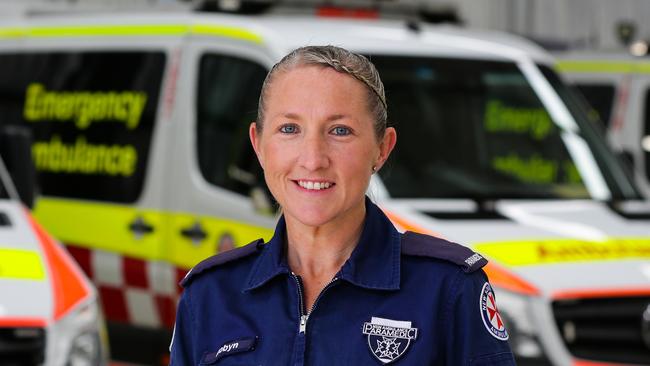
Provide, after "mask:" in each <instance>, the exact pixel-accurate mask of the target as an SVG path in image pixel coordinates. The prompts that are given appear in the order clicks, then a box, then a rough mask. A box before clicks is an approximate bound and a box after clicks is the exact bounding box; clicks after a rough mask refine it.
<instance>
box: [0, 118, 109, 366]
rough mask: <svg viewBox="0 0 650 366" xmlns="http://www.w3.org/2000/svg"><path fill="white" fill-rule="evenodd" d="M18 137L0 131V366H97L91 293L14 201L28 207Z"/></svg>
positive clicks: (101, 349)
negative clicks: (14, 181) (13, 180)
mask: <svg viewBox="0 0 650 366" xmlns="http://www.w3.org/2000/svg"><path fill="white" fill-rule="evenodd" d="M25 136H28V135H27V134H24V133H20V131H19V130H17V129H15V128H7V129H0V364H2V365H44V366H67V365H104V364H106V357H107V348H106V346H107V342H106V341H107V340H106V336H105V329H104V324H103V320H102V317H101V311H100V310H99V305H98V298H97V293H96V292H95V289H94V288H93V285H92V284H91V283H90V281H89V280H88V279H87V278H86V276H85V275H84V274H83V273H82V271H81V269H80V268H79V266H78V265H77V264H76V263H75V262H74V260H73V259H72V257H71V256H70V255H69V254H68V253H67V252H66V251H65V249H64V248H63V246H61V244H60V243H59V242H57V241H56V240H55V239H54V238H52V237H51V236H50V235H49V234H48V233H47V232H46V231H45V230H44V229H43V228H42V227H41V226H40V225H39V224H38V223H37V222H36V221H35V220H34V219H33V218H32V216H31V213H30V212H29V210H28V209H27V208H26V206H24V205H23V202H21V200H20V198H23V200H24V201H25V203H26V204H29V203H30V202H31V200H32V198H33V192H34V190H33V188H31V187H33V183H34V180H33V178H34V175H33V173H30V168H29V167H30V161H29V159H30V155H29V152H30V145H29V142H28V140H26V139H25V138H24V137H25ZM21 147H24V148H23V149H21ZM23 152H26V153H23ZM5 159H6V160H5ZM5 163H6V164H5ZM7 167H9V168H10V169H8V168H7ZM10 171H11V173H13V178H17V179H16V185H14V183H13V182H12V179H11V178H12V176H11V175H12V174H10ZM31 171H33V166H32V169H31ZM19 183H20V184H19Z"/></svg>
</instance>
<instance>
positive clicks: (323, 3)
mask: <svg viewBox="0 0 650 366" xmlns="http://www.w3.org/2000/svg"><path fill="white" fill-rule="evenodd" d="M179 1H186V2H190V3H191V4H192V8H194V9H195V10H199V11H211V12H225V13H237V14H259V13H266V12H269V13H274V14H285V15H315V16H320V17H342V18H369V19H376V18H379V17H382V18H393V19H407V20H414V19H419V20H423V21H426V22H430V23H453V24H460V23H461V21H460V19H459V18H458V11H457V10H458V9H457V4H456V3H455V2H454V1H453V0H441V1H437V2H435V3H433V2H431V1H427V0H179Z"/></svg>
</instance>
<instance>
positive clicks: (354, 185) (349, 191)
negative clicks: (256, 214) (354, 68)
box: [250, 66, 395, 226]
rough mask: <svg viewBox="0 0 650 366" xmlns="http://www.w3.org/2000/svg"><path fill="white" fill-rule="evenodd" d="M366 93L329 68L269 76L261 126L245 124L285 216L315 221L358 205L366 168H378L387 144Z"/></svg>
mask: <svg viewBox="0 0 650 366" xmlns="http://www.w3.org/2000/svg"><path fill="white" fill-rule="evenodd" d="M367 93H368V91H367V88H366V86H365V85H363V84H362V83H361V82H360V81H358V80H356V79H354V78H353V77H352V76H349V75H346V74H342V73H339V72H337V71H335V70H333V69H331V68H325V67H319V66H303V67H298V68H295V69H292V70H290V71H287V72H281V73H279V74H277V75H275V78H274V80H273V82H272V84H271V85H270V89H269V90H268V94H267V98H266V108H265V112H264V113H265V116H266V117H265V121H263V128H262V130H261V131H257V130H256V126H255V124H254V123H253V124H251V127H250V137H251V141H252V143H253V147H254V149H255V152H256V153H257V156H258V158H259V161H260V164H261V165H262V167H263V168H264V176H265V178H266V183H267V185H268V186H269V189H270V190H271V192H272V193H273V196H274V197H275V198H276V200H277V201H278V202H279V203H280V205H282V208H283V212H284V214H285V216H286V217H287V219H289V218H291V219H296V220H298V221H300V222H301V223H303V224H305V225H308V226H321V225H324V224H327V223H332V222H336V221H337V220H339V219H345V218H346V216H348V215H350V214H351V213H354V212H356V213H358V211H356V210H359V209H361V210H363V207H364V206H363V205H364V195H365V191H366V189H367V187H368V183H369V180H370V176H371V174H372V167H373V166H376V167H377V169H379V168H380V167H381V165H382V164H383V163H384V162H385V161H386V158H387V157H388V154H390V151H391V150H392V148H393V147H394V146H395V130H394V129H392V128H388V129H387V130H386V133H385V135H384V136H383V138H382V139H381V141H377V137H376V136H375V131H374V126H373V122H374V121H373V119H372V116H371V115H370V112H369V109H368V104H367ZM362 212H363V211H362Z"/></svg>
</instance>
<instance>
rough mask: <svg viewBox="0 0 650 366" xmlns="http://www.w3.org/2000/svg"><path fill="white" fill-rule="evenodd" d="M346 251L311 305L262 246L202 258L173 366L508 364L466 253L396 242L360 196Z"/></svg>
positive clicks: (182, 310) (497, 323)
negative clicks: (356, 225)
mask: <svg viewBox="0 0 650 366" xmlns="http://www.w3.org/2000/svg"><path fill="white" fill-rule="evenodd" d="M366 212H367V213H366V219H365V223H364V228H363V232H362V235H361V238H360V240H359V243H358V245H357V247H356V248H355V249H354V251H353V252H352V255H351V256H350V258H349V259H348V260H347V261H346V262H345V264H344V265H343V267H342V268H341V270H340V271H339V273H338V274H337V275H336V277H335V278H334V279H333V280H332V282H330V283H329V284H328V285H327V286H326V287H325V288H324V290H323V291H322V292H321V294H320V296H319V297H318V298H317V299H316V301H315V303H314V306H313V307H312V308H311V309H305V307H304V304H303V297H302V284H301V281H300V278H299V277H298V276H296V275H294V274H292V272H291V270H290V269H289V267H288V265H287V262H286V255H285V249H284V247H285V244H284V243H285V223H284V220H283V219H280V221H279V222H278V225H277V228H276V231H275V234H274V236H273V238H272V239H271V240H270V241H269V242H268V243H266V244H264V243H263V242H262V241H261V240H259V241H256V242H253V243H251V244H249V245H247V246H245V247H242V248H238V249H235V250H233V251H230V252H226V253H223V254H219V255H216V256H214V257H211V258H209V259H207V260H205V261H203V262H201V263H200V264H198V265H197V266H196V267H194V269H193V270H192V271H190V273H189V274H188V275H187V276H186V277H185V279H184V280H183V281H182V282H181V285H182V286H183V287H184V288H185V290H184V292H183V295H182V297H181V300H180V303H179V305H178V312H177V318H176V328H175V331H174V338H173V342H172V347H171V364H172V365H173V366H180V365H212V364H214V365H265V366H269V365H282V366H285V365H310V366H320V365H328V366H330V365H381V364H385V363H395V364H398V365H399V364H403V365H453V366H460V365H514V364H515V363H514V360H513V356H512V354H511V352H510V348H509V347H508V342H507V337H508V335H507V332H506V330H505V327H504V326H503V323H502V320H501V317H500V315H499V313H498V311H497V308H496V303H495V301H494V294H493V292H492V289H491V287H490V285H489V284H488V283H487V278H486V276H485V273H484V272H483V271H482V270H481V267H483V266H484V265H485V264H486V263H487V261H486V260H485V259H484V258H482V257H481V256H480V255H478V254H476V253H474V252H472V251H471V250H470V249H468V248H466V247H464V246H461V245H458V244H454V243H450V242H448V241H445V240H442V239H437V238H433V237H430V236H426V235H421V234H416V233H411V232H407V233H405V234H400V233H399V232H398V231H397V230H396V229H395V227H394V226H393V225H392V224H391V222H390V221H389V220H388V218H387V217H386V216H385V215H384V214H383V212H382V211H381V210H380V209H379V208H378V207H377V206H375V205H374V204H373V203H371V202H370V201H368V200H367V203H366Z"/></svg>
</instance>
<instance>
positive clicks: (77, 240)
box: [34, 198, 164, 259]
mask: <svg viewBox="0 0 650 366" xmlns="http://www.w3.org/2000/svg"><path fill="white" fill-rule="evenodd" d="M34 216H35V217H36V218H37V219H38V221H39V222H40V223H41V224H42V225H43V226H44V227H45V228H46V229H47V230H48V231H49V232H50V234H52V235H53V236H54V237H55V238H57V239H59V240H61V241H63V242H65V243H66V244H70V245H76V246H81V247H86V248H91V249H100V250H106V251H112V252H117V253H121V254H122V255H126V256H129V257H134V258H141V259H161V258H162V253H160V245H159V242H160V240H161V235H162V228H163V227H164V225H163V220H162V216H161V215H160V214H159V213H158V212H156V211H153V210H136V209H135V208H133V207H130V206H127V205H118V204H108V203H103V204H98V203H92V202H86V201H73V200H63V199H53V198H42V199H39V200H38V202H37V204H36V207H35V209H34ZM137 218H142V220H143V221H144V222H146V223H147V224H149V225H151V226H152V227H153V228H154V231H153V232H151V233H149V234H144V235H141V236H140V237H137V236H136V235H135V234H134V233H133V232H132V231H130V230H129V225H130V224H131V223H133V222H134V221H135V220H136V219H137Z"/></svg>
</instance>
